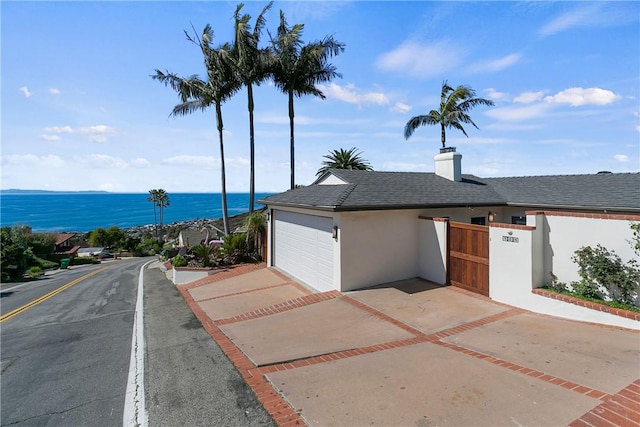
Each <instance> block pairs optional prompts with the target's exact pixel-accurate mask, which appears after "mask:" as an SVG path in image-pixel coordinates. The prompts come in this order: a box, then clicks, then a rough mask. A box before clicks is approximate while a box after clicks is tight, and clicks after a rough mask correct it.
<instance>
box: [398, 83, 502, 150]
mask: <svg viewBox="0 0 640 427" xmlns="http://www.w3.org/2000/svg"><path fill="white" fill-rule="evenodd" d="M475 96H476V92H475V91H474V90H473V89H471V87H469V86H458V87H457V88H455V89H454V88H453V87H451V86H449V84H448V83H447V81H446V80H445V81H444V82H442V91H441V93H440V107H439V108H438V109H437V110H431V111H429V113H428V114H426V115H420V116H415V117H412V118H411V119H410V120H409V121H408V122H407V124H406V125H405V127H404V138H405V139H409V138H410V137H411V135H413V132H414V131H415V130H416V129H417V128H418V127H420V126H426V125H440V131H441V141H442V148H445V147H446V146H445V141H446V135H445V129H446V128H454V129H458V130H460V131H462V133H463V134H464V135H465V136H466V137H467V138H468V137H469V135H467V132H466V131H465V130H464V128H463V127H462V124H463V123H466V124H472V125H473V126H474V127H475V128H476V129H478V126H476V124H475V123H474V122H473V120H471V116H469V114H468V112H469V111H470V110H471V109H472V108H474V107H476V106H478V105H488V106H492V105H493V101H491V100H488V99H484V98H476V97H475Z"/></svg>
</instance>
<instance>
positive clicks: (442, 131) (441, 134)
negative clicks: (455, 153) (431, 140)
mask: <svg viewBox="0 0 640 427" xmlns="http://www.w3.org/2000/svg"><path fill="white" fill-rule="evenodd" d="M440 129H441V132H440V140H441V141H442V148H445V147H446V145H445V144H444V141H445V140H446V136H445V130H444V123H440Z"/></svg>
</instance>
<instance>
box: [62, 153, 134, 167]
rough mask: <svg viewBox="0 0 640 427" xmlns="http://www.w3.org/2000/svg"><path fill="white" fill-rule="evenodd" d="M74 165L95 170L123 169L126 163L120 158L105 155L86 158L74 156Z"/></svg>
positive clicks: (89, 155)
mask: <svg viewBox="0 0 640 427" xmlns="http://www.w3.org/2000/svg"><path fill="white" fill-rule="evenodd" d="M73 161H74V164H76V165H77V164H79V165H82V166H84V167H88V168H95V169H125V168H126V167H127V162H126V161H124V160H123V159H121V158H118V157H113V156H108V155H106V154H88V155H86V156H74V157H73Z"/></svg>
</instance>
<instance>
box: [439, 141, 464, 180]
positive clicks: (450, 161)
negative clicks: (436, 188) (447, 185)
mask: <svg viewBox="0 0 640 427" xmlns="http://www.w3.org/2000/svg"><path fill="white" fill-rule="evenodd" d="M433 160H435V163H436V175H438V176H441V177H443V178H447V179H448V180H449V181H462V154H460V153H456V148H455V147H447V148H441V149H440V154H438V155H436V156H435V157H434V158H433Z"/></svg>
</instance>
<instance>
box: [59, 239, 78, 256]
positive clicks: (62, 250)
mask: <svg viewBox="0 0 640 427" xmlns="http://www.w3.org/2000/svg"><path fill="white" fill-rule="evenodd" d="M74 237H76V233H59V234H56V235H55V238H56V246H55V249H54V253H55V254H56V255H61V256H62V255H64V256H74V255H76V253H77V252H78V249H80V246H79V245H75V246H74V245H72V244H71V239H73V238H74Z"/></svg>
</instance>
